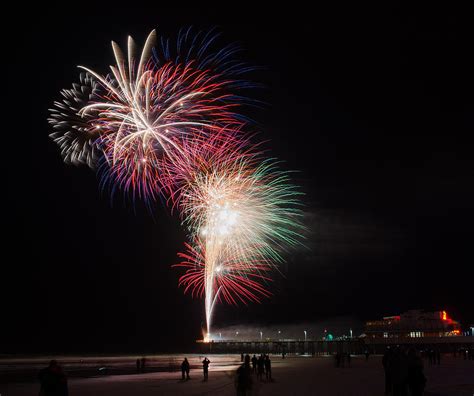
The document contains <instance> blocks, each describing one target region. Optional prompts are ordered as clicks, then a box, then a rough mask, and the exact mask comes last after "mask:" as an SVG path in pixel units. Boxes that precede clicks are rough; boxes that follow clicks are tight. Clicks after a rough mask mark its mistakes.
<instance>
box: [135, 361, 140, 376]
mask: <svg viewBox="0 0 474 396" xmlns="http://www.w3.org/2000/svg"><path fill="white" fill-rule="evenodd" d="M135 364H136V365H137V373H139V372H140V359H137V361H136V362H135Z"/></svg>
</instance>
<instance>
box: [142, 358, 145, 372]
mask: <svg viewBox="0 0 474 396" xmlns="http://www.w3.org/2000/svg"><path fill="white" fill-rule="evenodd" d="M145 364H146V358H145V357H142V372H143V373H144V372H145Z"/></svg>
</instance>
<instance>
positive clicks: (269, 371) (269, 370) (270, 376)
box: [265, 355, 272, 381]
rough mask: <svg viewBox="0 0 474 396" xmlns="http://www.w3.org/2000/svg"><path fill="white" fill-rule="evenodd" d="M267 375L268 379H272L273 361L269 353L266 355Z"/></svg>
mask: <svg viewBox="0 0 474 396" xmlns="http://www.w3.org/2000/svg"><path fill="white" fill-rule="evenodd" d="M265 376H266V378H267V380H270V381H271V380H272V361H271V360H270V356H268V355H267V356H266V357H265Z"/></svg>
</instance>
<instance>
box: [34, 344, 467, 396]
mask: <svg viewBox="0 0 474 396" xmlns="http://www.w3.org/2000/svg"><path fill="white" fill-rule="evenodd" d="M285 355H286V354H285V353H284V354H283V355H282V358H283V359H284V358H285ZM369 356H370V353H369V351H365V359H366V360H369ZM453 356H454V357H455V358H461V359H464V360H474V348H470V349H469V348H460V349H459V350H455V351H454V353H453ZM334 358H335V366H336V367H337V368H343V367H351V354H350V353H342V352H337V353H336V354H335V355H334ZM424 360H425V361H426V362H427V364H429V365H430V366H431V365H440V364H441V360H442V354H441V352H440V351H439V350H437V349H434V348H431V349H430V348H428V349H425V350H422V351H420V352H418V351H417V350H416V349H415V348H404V347H400V346H396V347H387V349H386V351H385V353H384V355H383V358H382V366H383V369H384V373H385V394H386V395H391V396H419V395H423V392H424V389H425V386H426V377H425V375H424ZM240 361H241V364H240V366H239V367H238V369H237V370H236V372H235V388H236V391H237V395H239V396H244V395H247V394H249V393H250V392H251V390H252V387H253V385H254V384H255V382H254V381H259V382H273V378H272V361H271V359H270V356H269V355H267V354H261V355H259V356H257V355H253V356H252V357H251V356H250V355H249V354H245V355H244V354H243V353H242V354H241V355H240ZM146 363H147V361H146V358H145V357H143V358H141V359H137V360H136V367H137V373H143V372H145V368H146ZM201 364H202V374H203V381H208V380H209V366H210V364H211V361H210V360H209V359H208V358H207V357H204V359H203V360H202V362H201ZM99 370H100V369H99ZM190 372H191V365H190V364H189V361H188V359H187V358H184V360H183V361H182V363H181V381H188V380H190V379H191V376H190ZM38 377H39V378H38V379H39V382H40V393H39V394H40V396H68V384H67V377H66V374H65V373H64V371H63V369H62V368H61V366H60V364H59V363H58V362H57V361H56V360H51V362H50V363H49V365H48V367H46V368H44V369H42V370H41V371H40V372H39V376H38Z"/></svg>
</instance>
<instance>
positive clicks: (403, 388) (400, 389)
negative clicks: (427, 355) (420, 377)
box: [390, 347, 408, 396]
mask: <svg viewBox="0 0 474 396" xmlns="http://www.w3.org/2000/svg"><path fill="white" fill-rule="evenodd" d="M390 371H391V376H392V384H393V393H392V394H393V396H406V395H407V394H408V393H407V379H408V364H407V358H406V355H405V353H404V351H403V350H402V349H401V348H400V347H397V348H396V349H395V351H394V354H393V355H392V362H391V364H390Z"/></svg>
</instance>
